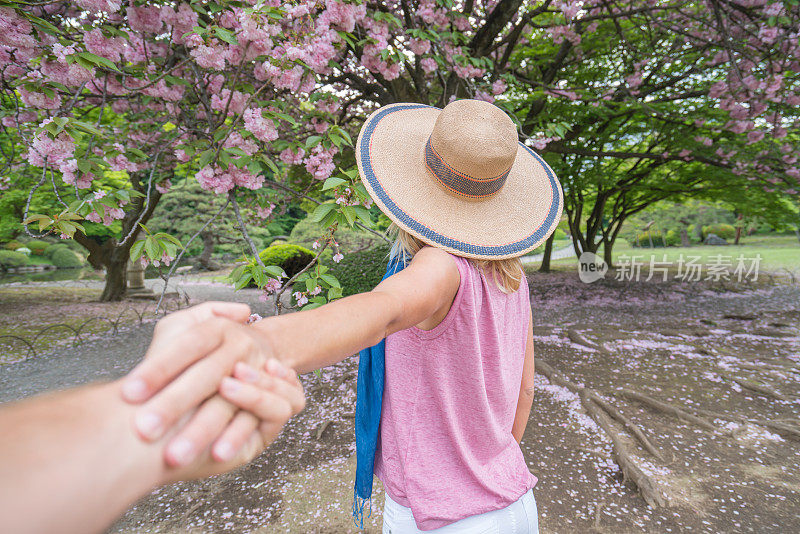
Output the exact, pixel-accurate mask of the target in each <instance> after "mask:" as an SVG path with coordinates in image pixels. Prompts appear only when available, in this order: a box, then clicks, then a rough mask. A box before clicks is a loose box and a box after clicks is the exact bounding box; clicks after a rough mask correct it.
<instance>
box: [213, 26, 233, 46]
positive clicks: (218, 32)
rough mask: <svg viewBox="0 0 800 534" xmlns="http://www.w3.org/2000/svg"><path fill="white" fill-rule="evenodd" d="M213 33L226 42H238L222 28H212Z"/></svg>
mask: <svg viewBox="0 0 800 534" xmlns="http://www.w3.org/2000/svg"><path fill="white" fill-rule="evenodd" d="M214 34H215V35H216V36H217V37H219V38H220V39H222V40H223V41H225V42H226V43H228V44H232V45H237V44H239V41H237V40H236V36H235V35H233V34H232V33H231V32H229V31H228V30H226V29H224V28H219V27H217V28H214Z"/></svg>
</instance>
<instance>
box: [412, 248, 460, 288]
mask: <svg viewBox="0 0 800 534" xmlns="http://www.w3.org/2000/svg"><path fill="white" fill-rule="evenodd" d="M409 267H414V270H415V271H417V273H419V274H422V275H425V276H427V277H429V278H430V279H431V281H432V282H434V283H442V282H450V283H453V282H454V283H455V285H456V287H458V284H459V282H460V281H461V275H460V274H459V271H458V266H457V265H456V261H455V258H453V256H451V255H450V254H448V253H447V252H445V251H444V250H442V249H439V248H436V247H423V248H422V249H420V250H419V252H417V253H416V254H414V258H413V259H412V260H411V263H410V264H409ZM448 285H450V284H448Z"/></svg>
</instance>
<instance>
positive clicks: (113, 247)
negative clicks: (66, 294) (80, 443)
mask: <svg viewBox="0 0 800 534" xmlns="http://www.w3.org/2000/svg"><path fill="white" fill-rule="evenodd" d="M134 178H135V175H132V176H131V179H132V181H133V183H134V189H136V190H137V191H140V192H141V193H142V194H144V193H143V191H141V189H142V185H141V182H139V181H138V180H135V179H134ZM160 199H161V193H159V192H158V191H151V192H150V202H149V203H148V204H147V206H146V209H145V199H144V198H143V197H138V198H136V199H134V200H133V202H131V203H130V204H128V206H127V207H128V210H126V211H125V217H123V219H122V232H121V233H120V235H121V236H127V235H128V234H130V237H129V238H128V241H126V242H125V244H124V245H120V244H119V241H117V238H111V239H106V240H105V241H103V242H100V241H98V240H97V239H96V238H93V237H89V236H86V235H84V234H83V233H82V232H80V231H78V232H75V235H74V237H73V239H75V241H76V242H77V243H79V244H80V245H81V246H83V247H84V248H85V249H86V250H88V251H89V256H88V258H87V260H88V261H89V263H90V264H91V265H92V267H94V268H95V269H101V268H105V270H106V285H105V287H104V288H103V294H102V296H101V297H100V300H101V301H102V302H112V301H118V300H122V299H123V298H125V293H126V292H127V289H128V288H127V286H126V284H127V281H128V260H129V259H130V253H131V247H132V246H133V243H134V242H135V241H136V238H137V236H138V235H139V232H140V231H141V227H139V226H138V225H139V223H141V224H145V223H146V222H147V221H149V220H150V217H152V216H153V210H155V208H156V205H158V201H159V200H160ZM143 211H144V212H143ZM140 216H141V220H140V219H139V217H140ZM120 239H123V238H120Z"/></svg>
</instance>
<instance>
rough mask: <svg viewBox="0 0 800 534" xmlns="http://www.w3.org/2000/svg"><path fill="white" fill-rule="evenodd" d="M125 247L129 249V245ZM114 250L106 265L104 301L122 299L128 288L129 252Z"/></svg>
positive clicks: (101, 298) (102, 299)
mask: <svg viewBox="0 0 800 534" xmlns="http://www.w3.org/2000/svg"><path fill="white" fill-rule="evenodd" d="M125 248H126V250H127V248H128V247H125ZM114 252H115V254H112V256H113V257H112V258H111V259H109V261H108V262H107V263H106V266H105V267H106V285H105V287H104V288H103V294H102V295H101V296H100V300H101V301H102V302H113V301H118V300H122V299H123V298H125V293H126V292H127V290H128V254H127V253H126V254H122V255H120V254H116V252H117V251H116V250H115V251H114ZM119 256H122V257H121V258H120V257H119Z"/></svg>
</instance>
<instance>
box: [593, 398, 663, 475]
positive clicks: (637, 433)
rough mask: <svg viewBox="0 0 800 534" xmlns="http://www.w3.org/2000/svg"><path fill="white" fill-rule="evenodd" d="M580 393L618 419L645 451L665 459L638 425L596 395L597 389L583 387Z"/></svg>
mask: <svg viewBox="0 0 800 534" xmlns="http://www.w3.org/2000/svg"><path fill="white" fill-rule="evenodd" d="M582 393H585V394H586V396H587V397H588V398H589V399H591V400H592V401H593V402H594V403H595V404H597V405H598V406H600V407H601V408H603V409H604V410H605V411H606V412H607V413H608V415H610V416H611V417H613V418H614V419H616V420H617V421H619V422H620V423H621V424H622V425H623V426H624V427H625V428H626V429H627V430H628V432H630V433H631V434H632V435H633V436H634V437H635V438H636V439H638V440H639V442H640V443H641V444H642V446H643V447H644V448H645V449H646V450H647V452H649V453H650V454H652V455H653V456H655V457H656V458H658V459H659V460H661V461H662V462H664V461H665V459H664V455H663V454H661V451H659V450H658V449H657V448H656V446H655V445H653V443H652V442H651V441H650V440H649V439H648V437H647V436H646V435H645V433H644V431H643V430H642V428H641V427H640V426H639V425H637V424H636V423H634V422H633V421H631V420H630V419H628V418H627V417H625V416H624V415H623V414H622V412H620V411H619V410H618V409H617V408H616V407H615V406H614V405H612V404H611V403H610V402H608V401H607V400H605V399H604V398H602V397H601V396H600V395H598V393H597V391H595V390H594V389H589V388H585V389H583V390H582Z"/></svg>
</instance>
